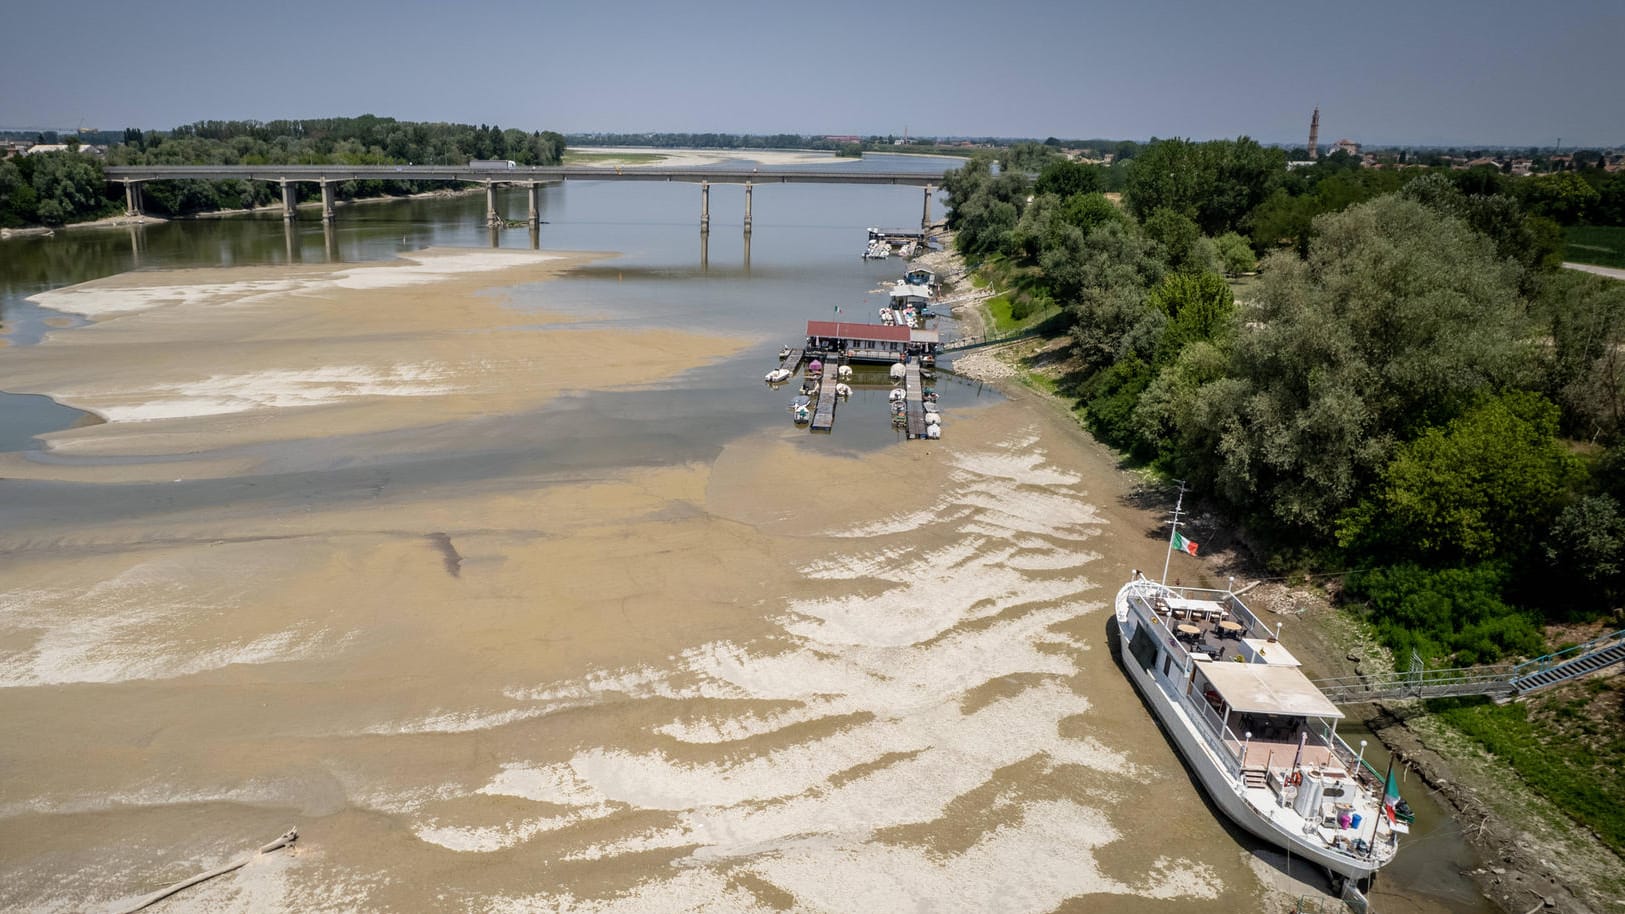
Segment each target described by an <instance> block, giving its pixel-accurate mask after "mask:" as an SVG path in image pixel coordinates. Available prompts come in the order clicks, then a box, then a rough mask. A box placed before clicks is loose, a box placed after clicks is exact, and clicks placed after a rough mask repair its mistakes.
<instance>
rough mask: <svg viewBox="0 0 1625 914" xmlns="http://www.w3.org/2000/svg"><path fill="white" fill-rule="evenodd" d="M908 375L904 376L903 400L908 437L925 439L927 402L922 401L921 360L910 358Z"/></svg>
mask: <svg viewBox="0 0 1625 914" xmlns="http://www.w3.org/2000/svg"><path fill="white" fill-rule="evenodd" d="M906 368H907V372H908V373H907V374H905V375H904V376H903V387H904V390H903V392H904V394H905V398H904V400H903V403H904V406H903V414H904V417H905V418H906V419H907V422H908V426H907V427H908V436H909V437H910V438H924V437H925V401H924V400H923V399H921V397H923V396H924V394H925V390H924V387H923V386H922V384H921V381H920V358H919V356H909V358H908V364H907V366H906Z"/></svg>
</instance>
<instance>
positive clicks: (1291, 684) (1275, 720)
mask: <svg viewBox="0 0 1625 914" xmlns="http://www.w3.org/2000/svg"><path fill="white" fill-rule="evenodd" d="M1271 648H1275V649H1279V650H1281V651H1284V650H1285V649H1284V648H1281V646H1280V645H1279V644H1278V643H1268V644H1267V646H1265V647H1263V648H1262V650H1263V651H1264V656H1263V657H1262V658H1260V659H1259V660H1255V661H1252V662H1245V661H1244V662H1227V661H1222V660H1207V659H1206V658H1205V657H1204V658H1202V660H1201V661H1199V662H1197V663H1194V664H1193V665H1192V667H1191V678H1190V683H1189V689H1190V692H1189V694H1190V695H1191V697H1192V698H1199V699H1202V701H1203V702H1205V703H1206V705H1207V707H1208V708H1209V709H1211V711H1212V712H1213V713H1212V714H1211V715H1207V714H1204V715H1203V717H1204V718H1205V719H1206V723H1207V725H1208V726H1209V727H1211V728H1213V730H1214V732H1215V733H1217V734H1219V735H1221V736H1222V735H1224V733H1225V731H1226V730H1228V731H1229V732H1230V734H1232V737H1231V738H1237V737H1239V738H1240V739H1241V741H1242V744H1243V745H1242V747H1241V748H1242V751H1243V752H1244V753H1245V757H1244V758H1243V759H1241V767H1243V768H1259V769H1272V768H1283V767H1285V768H1299V767H1306V768H1329V767H1332V766H1334V765H1335V764H1336V760H1335V759H1334V757H1333V754H1332V751H1331V749H1330V748H1329V747H1328V746H1327V745H1326V743H1325V742H1324V741H1323V740H1321V739H1317V738H1312V737H1313V736H1314V735H1316V734H1318V733H1319V732H1320V730H1319V728H1317V727H1315V726H1314V724H1315V723H1316V722H1331V721H1337V720H1341V719H1342V718H1343V712H1342V711H1339V710H1337V706H1336V705H1334V704H1332V703H1331V701H1329V700H1328V699H1327V698H1326V696H1325V695H1323V694H1321V692H1320V690H1319V689H1317V688H1315V685H1314V683H1312V682H1310V681H1309V677H1307V676H1305V675H1304V674H1303V671H1302V670H1300V669H1298V665H1297V661H1296V660H1291V659H1290V656H1289V655H1288V656H1287V657H1283V658H1281V659H1283V660H1284V661H1285V662H1280V663H1277V662H1273V660H1272V659H1270V658H1269V657H1268V655H1269V651H1270V649H1271ZM1198 656H1200V655H1198ZM1238 656H1239V655H1238Z"/></svg>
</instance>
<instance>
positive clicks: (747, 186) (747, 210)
mask: <svg viewBox="0 0 1625 914" xmlns="http://www.w3.org/2000/svg"><path fill="white" fill-rule="evenodd" d="M745 234H747V235H749V234H750V182H749V181H746V182H745ZM747 243H748V242H747Z"/></svg>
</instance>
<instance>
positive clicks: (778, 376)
mask: <svg viewBox="0 0 1625 914" xmlns="http://www.w3.org/2000/svg"><path fill="white" fill-rule="evenodd" d="M790 375H791V371H790V369H788V368H775V369H773V370H772V371H770V372H768V373H767V376H766V377H765V378H763V379H762V380H764V381H766V382H767V383H769V384H783V383H784V382H785V381H788V380H790Z"/></svg>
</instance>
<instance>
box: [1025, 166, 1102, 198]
mask: <svg viewBox="0 0 1625 914" xmlns="http://www.w3.org/2000/svg"><path fill="white" fill-rule="evenodd" d="M1099 190H1100V168H1099V167H1098V166H1095V165H1085V164H1083V163H1081V162H1071V161H1067V160H1066V159H1057V160H1055V161H1053V162H1050V163H1049V164H1048V165H1045V166H1044V168H1043V170H1042V171H1040V172H1039V173H1038V180H1037V181H1035V182H1034V183H1033V193H1035V194H1055V195H1056V196H1058V197H1061V198H1062V199H1065V198H1067V197H1071V196H1073V195H1075V194H1092V193H1095V192H1096V191H1099Z"/></svg>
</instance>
